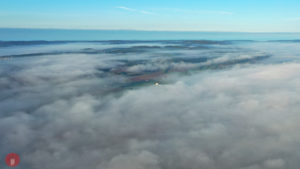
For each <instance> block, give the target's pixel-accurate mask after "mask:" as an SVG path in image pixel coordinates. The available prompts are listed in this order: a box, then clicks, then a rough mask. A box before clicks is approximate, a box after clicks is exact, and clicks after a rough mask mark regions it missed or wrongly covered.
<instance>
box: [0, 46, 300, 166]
mask: <svg viewBox="0 0 300 169" xmlns="http://www.w3.org/2000/svg"><path fill="white" fill-rule="evenodd" d="M141 43H142V42H141ZM170 43H171V42H143V44H140V43H136V42H135V43H129V44H128V43H120V44H119V43H118V44H114V43H108V42H101V43H100V42H97V43H96V42H88V43H83V42H81V43H75V44H74V43H71V44H69V43H67V44H65V43H63V44H53V45H49V44H46V45H40V46H39V45H38V46H32V44H31V45H29V46H25V47H24V46H21V47H19V46H12V47H11V46H9V47H7V46H5V47H2V48H1V49H0V50H2V53H1V51H0V53H1V55H2V56H0V57H1V60H0V75H1V76H0V89H1V90H0V108H1V114H0V133H1V137H0V155H1V157H5V155H6V154H7V153H9V152H16V153H19V154H20V155H21V164H20V166H19V167H17V168H30V169H40V168H43V169H83V168H85V169H199V168H203V169H298V168H299V165H300V162H299V158H300V153H299V152H300V148H299V147H300V132H299V128H300V123H299V121H300V104H299V103H300V95H299V93H300V87H299V86H300V74H299V72H300V64H299V63H298V60H297V59H296V58H297V56H300V49H299V48H298V44H297V43H292V42H284V43H283V42H247V43H245V42H243V43H240V42H233V43H232V44H231V43H230V44H229V43H224V44H223V43H206V44H203V43H204V42H203V43H200V42H194V43H191V42H189V43H187V42H178V41H176V42H173V43H171V44H170ZM170 45H173V46H176V45H177V46H178V45H179V46H181V47H178V48H176V49H172V50H171V49H170ZM137 46H139V47H137ZM145 46H146V47H145ZM153 46H159V47H155V48H154V47H153ZM166 46H167V47H166ZM182 46H184V47H182ZM195 46H196V47H197V48H196V49H195ZM282 46H284V47H282ZM129 48H130V50H129V52H128V50H127V49H129ZM132 48H139V52H135V51H132V50H131V49H132ZM172 48H173V47H172ZM25 49H27V50H26V51H30V53H47V54H45V55H43V54H42V55H31V56H29V55H28V56H26V57H23V56H22V55H20V51H18V50H22V51H24V50H25ZM55 49H56V50H55ZM58 49H59V50H60V51H64V52H58ZM82 49H84V51H86V50H89V51H91V50H93V51H98V52H94V53H85V52H81V51H82ZM107 49H109V51H114V52H110V53H107V52H103V51H108V50H107ZM112 49H113V50H112ZM116 49H117V50H116ZM120 49H121V50H120ZM65 51H68V52H65ZM120 51H127V52H121V53H120ZM141 51H142V52H141ZM53 52H55V53H56V54H54V55H53V54H51V53H53ZM57 53H59V54H57ZM27 54H28V53H27ZM18 55H19V56H18ZM154 82H159V83H160V85H154ZM1 168H3V167H2V166H1Z"/></svg>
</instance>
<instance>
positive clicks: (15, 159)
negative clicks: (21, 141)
mask: <svg viewBox="0 0 300 169" xmlns="http://www.w3.org/2000/svg"><path fill="white" fill-rule="evenodd" d="M5 162H6V164H7V165H8V166H9V167H16V166H17V165H19V163H20V156H19V155H18V154H16V153H9V154H7V156H6V158H5Z"/></svg>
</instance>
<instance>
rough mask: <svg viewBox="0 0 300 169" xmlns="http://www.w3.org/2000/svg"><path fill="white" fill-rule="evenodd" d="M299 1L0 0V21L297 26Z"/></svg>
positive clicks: (257, 28)
mask: <svg viewBox="0 0 300 169" xmlns="http://www.w3.org/2000/svg"><path fill="white" fill-rule="evenodd" d="M299 6H300V1H299V0H209V1H208V0H207V1H200V0H189V1H188V0H151V1H150V0H149V1H143V0H126V1H125V0H0V27H1V28H64V29H133V30H172V31H175V30H179V31H239V32H300V10H299Z"/></svg>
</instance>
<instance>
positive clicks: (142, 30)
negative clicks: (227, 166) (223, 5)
mask: <svg viewBox="0 0 300 169" xmlns="http://www.w3.org/2000/svg"><path fill="white" fill-rule="evenodd" d="M0 29H27V30H30V29H31V30H66V31H68V30H70V31H136V32H195V33H196V32H207V33H300V32H280V31H274V32H265V31H221V30H145V29H96V28H95V29H94V28H91V29H89V28H74V29H73V28H28V27H0Z"/></svg>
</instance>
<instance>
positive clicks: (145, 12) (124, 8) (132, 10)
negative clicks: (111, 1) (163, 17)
mask: <svg viewBox="0 0 300 169" xmlns="http://www.w3.org/2000/svg"><path fill="white" fill-rule="evenodd" d="M116 8H118V9H122V10H126V11H130V12H137V13H141V14H146V15H154V14H155V13H153V12H149V11H145V10H138V9H133V8H128V7H125V6H119V7H116Z"/></svg>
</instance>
